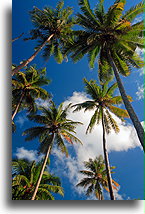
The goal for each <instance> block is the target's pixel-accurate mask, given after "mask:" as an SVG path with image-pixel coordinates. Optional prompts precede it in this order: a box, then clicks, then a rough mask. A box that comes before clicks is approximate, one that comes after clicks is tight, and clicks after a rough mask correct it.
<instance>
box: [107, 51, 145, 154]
mask: <svg viewBox="0 0 145 214" xmlns="http://www.w3.org/2000/svg"><path fill="white" fill-rule="evenodd" d="M108 59H109V62H110V65H111V66H112V68H113V70H114V75H115V77H116V80H117V84H118V88H119V91H120V94H121V96H122V100H123V102H124V105H125V107H126V110H127V111H128V114H129V116H130V119H131V120H132V123H133V125H134V127H135V129H136V132H137V135H138V138H139V140H140V143H141V145H142V147H143V149H144V150H145V148H144V130H143V127H142V125H141V123H140V121H139V119H138V117H137V115H136V113H135V112H134V109H133V107H132V105H131V103H130V102H129V100H128V98H127V95H126V92H125V89H124V87H123V84H122V81H121V79H120V76H119V72H118V69H117V67H116V65H115V62H114V61H113V59H112V57H111V54H110V52H108Z"/></svg>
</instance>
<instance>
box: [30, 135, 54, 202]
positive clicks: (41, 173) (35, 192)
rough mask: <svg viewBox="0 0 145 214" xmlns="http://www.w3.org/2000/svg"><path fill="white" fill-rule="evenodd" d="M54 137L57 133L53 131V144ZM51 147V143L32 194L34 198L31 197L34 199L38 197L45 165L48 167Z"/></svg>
mask: <svg viewBox="0 0 145 214" xmlns="http://www.w3.org/2000/svg"><path fill="white" fill-rule="evenodd" d="M54 138H55V134H54V133H53V135H52V141H51V145H52V144H53V141H54ZM51 147H52V146H50V145H49V146H48V149H47V152H46V155H45V158H44V161H43V164H42V168H41V171H40V175H39V178H38V180H37V183H36V187H35V190H34V193H33V196H32V198H31V200H32V201H33V200H35V197H36V194H37V191H38V188H39V185H40V182H41V179H42V176H43V173H44V169H45V167H46V164H47V160H48V157H49V155H50V151H51Z"/></svg>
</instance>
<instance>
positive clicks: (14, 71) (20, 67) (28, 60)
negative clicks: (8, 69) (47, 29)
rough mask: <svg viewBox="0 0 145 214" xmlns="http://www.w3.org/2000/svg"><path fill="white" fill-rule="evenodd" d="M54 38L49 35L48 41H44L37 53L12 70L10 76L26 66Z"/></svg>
mask: <svg viewBox="0 0 145 214" xmlns="http://www.w3.org/2000/svg"><path fill="white" fill-rule="evenodd" d="M53 36H54V34H51V35H50V36H49V37H48V39H46V40H45V42H44V43H43V44H42V45H41V46H40V47H39V48H38V50H37V51H35V52H34V54H32V56H30V57H29V58H28V59H27V60H25V61H24V62H23V63H22V64H20V65H18V66H17V67H16V68H14V69H13V70H12V76H13V75H14V74H16V73H17V72H18V71H19V70H20V69H22V68H24V67H25V66H27V65H28V64H29V63H30V62H32V60H33V59H34V58H35V57H36V56H37V54H38V53H39V52H40V51H41V50H42V48H43V47H44V46H45V45H46V43H47V42H49V41H50V40H51V38H52V37H53Z"/></svg>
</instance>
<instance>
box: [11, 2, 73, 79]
mask: <svg viewBox="0 0 145 214" xmlns="http://www.w3.org/2000/svg"><path fill="white" fill-rule="evenodd" d="M63 5H64V2H63V1H60V2H59V3H58V4H57V6H56V9H53V8H50V7H45V8H44V9H43V10H40V9H38V8H37V7H34V9H33V10H32V11H31V12H30V14H31V20H32V23H33V25H34V29H33V30H31V31H30V35H31V37H30V38H27V39H25V40H28V39H31V40H33V39H39V41H38V42H39V45H38V46H37V47H36V48H35V49H36V51H35V52H34V53H33V54H32V55H31V56H30V57H29V58H28V59H27V60H25V61H24V62H23V63H21V64H20V65H19V66H17V67H16V68H14V69H13V70H12V75H14V74H15V73H17V72H18V71H19V70H20V69H22V68H23V67H25V66H27V65H28V64H29V63H30V62H31V61H32V60H33V59H34V58H35V57H36V56H37V54H38V53H39V52H40V51H41V50H42V49H43V48H44V52H43V57H44V58H45V59H49V57H50V56H51V55H54V57H55V59H56V61H57V62H58V63H62V61H63V59H64V58H65V57H66V56H64V55H63V54H62V47H63V45H64V44H65V43H66V42H67V41H69V35H70V34H71V32H72V30H71V28H72V26H73V25H74V19H73V17H70V16H71V15H72V12H73V11H72V8H70V7H67V8H65V9H62V8H63Z"/></svg>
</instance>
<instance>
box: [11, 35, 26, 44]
mask: <svg viewBox="0 0 145 214" xmlns="http://www.w3.org/2000/svg"><path fill="white" fill-rule="evenodd" d="M23 34H24V33H21V35H20V36H18V37H16V38H14V39H12V42H15V41H16V40H17V39H20V38H21V37H22V36H23Z"/></svg>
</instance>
